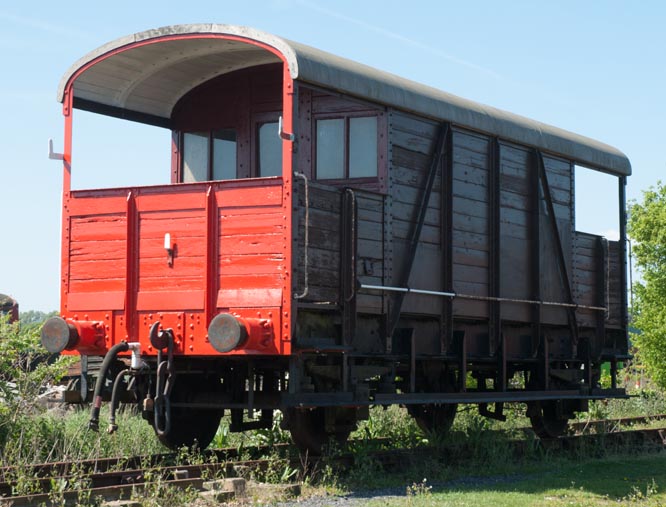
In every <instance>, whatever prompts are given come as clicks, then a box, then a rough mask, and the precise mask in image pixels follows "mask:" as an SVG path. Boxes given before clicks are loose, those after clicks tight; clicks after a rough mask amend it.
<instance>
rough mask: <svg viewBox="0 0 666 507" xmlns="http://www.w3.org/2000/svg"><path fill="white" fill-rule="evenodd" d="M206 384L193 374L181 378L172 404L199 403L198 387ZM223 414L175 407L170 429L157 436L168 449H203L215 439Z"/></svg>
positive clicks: (217, 411)
mask: <svg viewBox="0 0 666 507" xmlns="http://www.w3.org/2000/svg"><path fill="white" fill-rule="evenodd" d="M206 383H207V382H206V380H205V379H203V378H202V377H196V376H193V375H188V376H185V375H184V376H182V377H178V378H177V380H176V383H175V384H174V386H173V391H172V393H171V402H172V403H188V402H189V403H192V402H194V401H196V399H195V396H196V393H197V392H198V389H197V386H202V385H206ZM223 415H224V411H223V410H207V409H200V408H199V409H197V408H188V407H172V408H171V428H170V429H169V432H168V433H166V434H164V435H160V434H158V435H157V437H158V438H159V440H160V442H162V443H163V444H164V445H165V446H167V447H168V448H169V449H179V448H182V447H193V446H196V447H198V448H199V449H201V450H203V449H205V448H206V447H208V446H209V445H210V443H211V442H212V441H213V438H215V433H217V429H218V427H219V426H220V419H222V416H223ZM153 424H154V423H153Z"/></svg>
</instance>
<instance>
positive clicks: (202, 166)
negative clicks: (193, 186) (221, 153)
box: [183, 132, 208, 183]
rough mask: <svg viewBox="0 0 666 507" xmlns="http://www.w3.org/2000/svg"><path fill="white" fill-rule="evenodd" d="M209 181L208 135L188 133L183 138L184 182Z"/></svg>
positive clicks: (204, 133)
mask: <svg viewBox="0 0 666 507" xmlns="http://www.w3.org/2000/svg"><path fill="white" fill-rule="evenodd" d="M207 179H208V133H206V132H186V133H185V135H184V136H183V182H184V183H192V182H195V181H205V180H207Z"/></svg>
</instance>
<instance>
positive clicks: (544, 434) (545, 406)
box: [530, 401, 569, 439]
mask: <svg viewBox="0 0 666 507" xmlns="http://www.w3.org/2000/svg"><path fill="white" fill-rule="evenodd" d="M532 411H533V412H534V415H531V416H530V422H531V423H532V430H534V433H535V434H536V436H537V437H539V438H544V439H547V438H557V437H559V436H562V435H564V434H565V433H566V431H567V428H568V427H569V419H568V418H566V417H564V418H559V417H558V415H557V401H542V402H539V403H537V406H536V407H534V408H533V409H532Z"/></svg>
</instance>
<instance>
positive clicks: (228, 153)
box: [212, 129, 236, 180]
mask: <svg viewBox="0 0 666 507" xmlns="http://www.w3.org/2000/svg"><path fill="white" fill-rule="evenodd" d="M212 138H213V179H214V180H233V179H235V178H236V131H235V130H234V129H221V130H214V131H213V135H212Z"/></svg>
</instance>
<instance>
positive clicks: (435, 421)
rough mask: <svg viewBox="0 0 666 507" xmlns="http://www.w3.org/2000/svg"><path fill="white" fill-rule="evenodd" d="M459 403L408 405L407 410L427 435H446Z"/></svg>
mask: <svg viewBox="0 0 666 507" xmlns="http://www.w3.org/2000/svg"><path fill="white" fill-rule="evenodd" d="M457 409H458V405H456V404H455V403H447V404H446V405H407V412H408V413H409V415H411V416H412V417H413V418H414V421H415V422H416V424H417V425H418V427H419V428H421V431H423V432H424V433H425V434H427V435H440V436H441V435H445V434H446V433H448V431H449V430H450V429H451V426H452V425H453V420H454V419H455V418H456V411H457Z"/></svg>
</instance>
